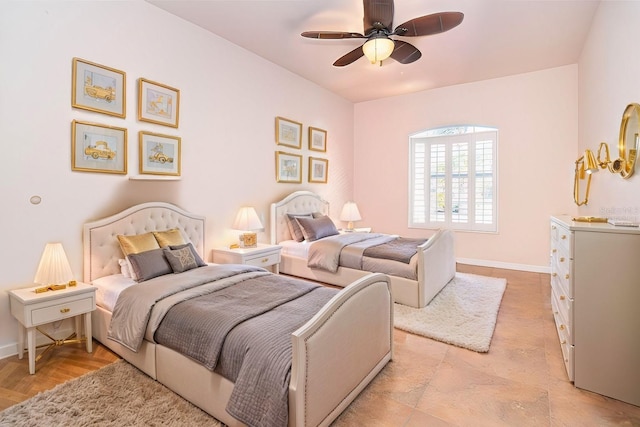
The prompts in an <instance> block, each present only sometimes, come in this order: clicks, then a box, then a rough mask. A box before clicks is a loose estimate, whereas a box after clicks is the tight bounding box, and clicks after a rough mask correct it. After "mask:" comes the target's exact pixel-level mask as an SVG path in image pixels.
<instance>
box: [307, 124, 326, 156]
mask: <svg viewBox="0 0 640 427" xmlns="http://www.w3.org/2000/svg"><path fill="white" fill-rule="evenodd" d="M309 150H313V151H327V131H326V130H322V129H319V128H314V127H311V126H309Z"/></svg>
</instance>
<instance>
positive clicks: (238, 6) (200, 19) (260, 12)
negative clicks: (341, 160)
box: [147, 0, 599, 102]
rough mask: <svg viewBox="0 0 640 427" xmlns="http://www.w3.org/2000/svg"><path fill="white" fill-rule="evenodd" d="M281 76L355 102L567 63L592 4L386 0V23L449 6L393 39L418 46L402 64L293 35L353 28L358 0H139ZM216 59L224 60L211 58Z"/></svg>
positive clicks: (358, 20)
mask: <svg viewBox="0 0 640 427" xmlns="http://www.w3.org/2000/svg"><path fill="white" fill-rule="evenodd" d="M147 1H148V2H149V3H151V4H153V5H155V6H157V7H159V8H161V9H164V10H166V11H167V12H169V13H171V14H173V15H176V16H178V17H181V18H183V19H185V20H187V21H189V22H192V23H194V24H196V25H198V26H200V27H202V28H204V29H206V30H209V31H211V32H212V33H214V34H217V35H218V36H220V37H222V38H224V39H227V40H229V41H230V42H232V43H234V44H236V45H238V46H241V47H243V48H245V49H247V50H249V51H251V52H253V53H255V54H257V55H259V56H261V57H263V58H265V59H267V60H269V61H271V62H273V63H275V64H278V65H280V66H282V67H284V68H286V69H288V70H290V71H291V72H293V73H295V74H298V75H300V76H302V77H304V78H306V79H308V80H310V81H312V82H315V83H316V84H318V85H320V86H322V87H324V88H326V89H328V90H330V91H332V92H334V93H336V94H338V95H340V96H342V97H344V98H346V99H348V100H350V101H352V102H361V101H367V100H372V99H378V98H384V97H388V96H394V95H399V94H405V93H410V92H416V91H421V90H426V89H432V88H437V87H443V86H450V85H456V84H461V83H466V82H473V81H479V80H485V79H491V78H496V77H503V76H507V75H512V74H519V73H525V72H530V71H537V70H542V69H545V68H552V67H558V66H563V65H568V64H574V63H576V62H577V61H578V58H579V55H580V51H581V49H582V45H583V43H584V40H585V37H586V36H587V34H588V31H589V27H590V25H591V21H592V19H593V16H594V14H595V11H596V9H597V7H598V3H599V1H598V0H575V1H574V0H396V2H395V16H394V20H393V23H394V27H395V26H397V25H399V24H401V23H403V22H405V21H408V20H409V19H412V18H415V17H418V16H422V15H428V14H431V13H436V12H445V11H459V12H462V13H464V20H463V22H462V24H460V25H459V26H458V27H456V28H454V29H452V30H450V31H448V32H445V33H441V34H437V35H432V36H423V37H404V38H401V37H397V38H398V39H401V40H404V41H407V42H409V43H411V44H413V45H414V46H416V47H417V48H418V49H420V51H421V52H422V58H420V59H419V60H418V61H416V62H414V63H412V64H407V65H403V64H400V63H398V62H395V61H394V60H392V59H389V60H387V61H384V62H383V64H382V66H376V65H372V64H370V63H369V62H368V61H367V59H366V58H365V57H362V58H360V59H358V60H357V61H356V62H354V63H352V64H350V65H347V66H345V67H334V66H333V65H332V64H333V62H334V61H335V60H336V59H338V58H339V57H341V56H342V55H344V54H345V53H347V52H349V51H351V50H353V49H354V48H356V47H357V46H358V45H359V44H360V45H361V44H362V43H363V41H364V40H363V39H348V40H317V39H307V38H304V37H301V36H300V33H301V32H303V31H317V30H326V31H350V32H357V33H362V32H363V28H362V15H363V6H362V0H281V1H271V0H147ZM220 63H221V64H224V61H221V62H220Z"/></svg>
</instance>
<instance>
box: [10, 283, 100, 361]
mask: <svg viewBox="0 0 640 427" xmlns="http://www.w3.org/2000/svg"><path fill="white" fill-rule="evenodd" d="M35 289H36V287H32V288H25V289H15V290H12V291H9V301H10V304H11V314H12V315H13V317H15V318H16V319H18V322H20V325H19V327H18V358H19V359H22V356H23V353H24V337H25V330H26V335H27V351H28V352H29V373H30V374H35V372H36V361H37V360H39V359H40V357H42V354H44V352H46V351H47V350H49V348H51V347H52V346H58V345H63V344H69V343H77V342H82V341H86V344H87V352H88V353H91V351H92V339H91V312H92V311H93V310H95V309H96V288H94V287H93V286H91V285H87V284H85V283H79V282H78V283H77V285H76V286H67V287H66V288H65V289H60V290H57V291H47V292H42V293H36V292H35ZM81 315H84V316H83V317H84V337H83V336H82V331H81V327H80V324H81V320H82V319H81ZM71 317H75V331H76V332H75V334H74V335H75V339H72V337H73V335H71V337H69V338H67V339H64V340H57V339H55V338H53V337H51V336H50V335H49V334H47V333H46V332H43V331H42V330H40V329H39V328H38V326H40V325H44V324H47V323H52V322H57V321H59V320H64V319H68V318H71ZM36 330H38V331H39V332H41V333H42V334H43V335H45V336H46V337H47V338H49V339H50V340H51V341H53V342H52V343H51V345H50V346H49V347H48V348H47V349H45V350H44V352H43V353H41V354H40V355H39V356H38V357H37V358H36Z"/></svg>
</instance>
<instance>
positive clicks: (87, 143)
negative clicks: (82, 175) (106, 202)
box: [71, 120, 127, 174]
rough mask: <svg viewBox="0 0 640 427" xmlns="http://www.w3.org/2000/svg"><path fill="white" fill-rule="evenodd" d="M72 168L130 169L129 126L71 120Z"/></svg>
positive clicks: (84, 169) (116, 171)
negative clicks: (122, 126) (128, 160)
mask: <svg viewBox="0 0 640 427" xmlns="http://www.w3.org/2000/svg"><path fill="white" fill-rule="evenodd" d="M71 170H73V171H79V172H102V173H115V174H126V173H127V129H125V128H120V127H115V126H106V125H100V124H97V123H88V122H81V121H78V120H73V121H72V122H71Z"/></svg>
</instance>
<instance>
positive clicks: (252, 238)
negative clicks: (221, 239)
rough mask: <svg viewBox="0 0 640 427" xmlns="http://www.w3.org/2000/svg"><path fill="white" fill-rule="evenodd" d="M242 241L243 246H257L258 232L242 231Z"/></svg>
mask: <svg viewBox="0 0 640 427" xmlns="http://www.w3.org/2000/svg"><path fill="white" fill-rule="evenodd" d="M240 242H242V244H241V245H240V246H242V247H243V248H256V247H258V234H257V233H242V234H241V235H240Z"/></svg>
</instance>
